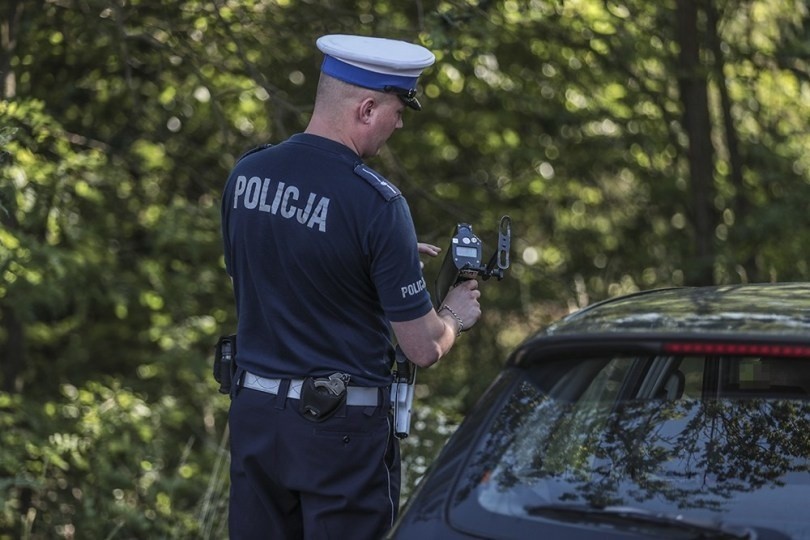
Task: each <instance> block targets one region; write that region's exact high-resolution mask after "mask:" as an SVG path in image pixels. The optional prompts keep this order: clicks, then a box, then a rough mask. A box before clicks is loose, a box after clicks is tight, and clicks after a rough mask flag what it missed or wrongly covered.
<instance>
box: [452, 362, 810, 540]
mask: <svg viewBox="0 0 810 540" xmlns="http://www.w3.org/2000/svg"><path fill="white" fill-rule="evenodd" d="M808 400H810V359H807V358H768V357H707V356H667V357H638V356H632V355H628V356H621V355H616V356H609V357H603V358H582V359H565V360H557V361H553V360H552V361H547V362H543V363H542V365H538V366H536V367H535V368H532V369H531V370H529V371H527V372H522V374H521V375H520V376H519V378H518V380H516V381H515V383H514V384H513V385H512V386H511V392H510V394H509V396H508V398H507V399H506V400H505V401H504V402H503V406H502V408H500V410H499V411H498V413H497V414H495V416H494V418H493V421H492V422H491V424H490V426H489V429H488V431H487V434H486V435H485V436H484V438H483V439H482V440H481V441H480V443H479V445H478V447H477V449H476V452H475V453H474V455H473V458H472V459H471V461H470V462H469V464H468V470H467V474H466V475H464V480H463V481H462V482H461V483H460V484H459V485H458V486H457V487H458V489H457V492H456V502H457V503H459V504H460V506H459V505H458V504H457V507H459V508H464V507H466V508H467V510H469V509H470V505H471V504H472V505H474V506H475V507H477V508H478V514H479V515H478V517H473V518H472V521H473V522H477V524H476V525H472V526H473V528H478V529H479V530H481V531H482V532H486V531H485V530H486V529H488V528H491V527H492V524H493V523H495V522H497V520H496V521H492V520H491V519H489V520H488V519H487V517H486V516H487V515H489V516H490V518H491V517H493V516H507V517H509V518H512V520H511V521H515V520H514V518H517V520H518V521H525V523H524V526H527V527H530V526H531V523H532V521H541V520H548V519H549V518H551V519H555V518H556V517H558V514H559V515H565V516H569V513H568V508H572V509H582V510H591V509H596V510H599V509H607V510H611V511H612V510H614V509H619V510H620V511H622V512H631V511H632V512H638V513H639V514H640V513H646V514H648V515H659V514H660V515H662V516H672V517H673V518H676V519H681V518H686V519H688V520H695V521H698V522H701V523H709V524H727V525H730V526H741V527H762V528H763V530H764V529H772V530H773V529H775V530H780V531H782V532H785V533H787V534H788V535H791V536H795V537H810V512H808V508H809V507H808V501H810V401H808ZM549 508H554V509H557V510H559V509H561V508H563V509H564V511H563V513H562V514H560V513H559V512H557V511H555V512H548V511H547V510H548V509H549ZM481 509H483V510H485V511H486V512H480V510H481ZM474 515H475V512H465V522H466V526H465V528H469V526H470V525H471V521H470V516H474ZM573 515H576V514H573ZM451 518H452V516H451ZM566 519H567V517H566ZM611 524H613V522H611ZM526 530H527V531H528V530H530V528H529V529H526ZM489 532H492V531H489Z"/></svg>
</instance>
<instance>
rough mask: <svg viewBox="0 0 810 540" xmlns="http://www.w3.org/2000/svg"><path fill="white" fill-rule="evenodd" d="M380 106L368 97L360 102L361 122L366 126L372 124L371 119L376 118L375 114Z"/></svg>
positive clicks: (359, 113) (358, 112) (359, 115)
mask: <svg viewBox="0 0 810 540" xmlns="http://www.w3.org/2000/svg"><path fill="white" fill-rule="evenodd" d="M378 105H379V104H378V103H377V101H376V100H375V99H374V98H373V97H367V98H365V99H364V100H363V101H361V102H360V106H359V107H358V108H357V114H358V117H359V119H360V121H361V122H363V123H364V124H369V123H371V118H372V116H374V112H375V110H376V108H377V106H378Z"/></svg>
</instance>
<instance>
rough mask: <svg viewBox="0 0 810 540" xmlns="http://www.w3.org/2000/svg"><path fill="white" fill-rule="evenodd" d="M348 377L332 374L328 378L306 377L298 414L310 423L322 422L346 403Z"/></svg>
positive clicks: (341, 374) (302, 386)
mask: <svg viewBox="0 0 810 540" xmlns="http://www.w3.org/2000/svg"><path fill="white" fill-rule="evenodd" d="M348 382H349V376H348V375H345V374H343V373H333V374H332V375H330V376H329V378H314V377H307V378H306V379H304V383H303V384H302V385H301V398H300V399H299V404H298V412H299V413H301V416H303V417H304V418H306V419H307V420H310V421H312V422H323V421H324V420H326V419H327V418H329V417H331V416H332V415H334V414H335V413H336V412H337V411H338V409H339V408H340V406H341V405H343V404H344V403H346V393H347V390H346V385H347V384H348Z"/></svg>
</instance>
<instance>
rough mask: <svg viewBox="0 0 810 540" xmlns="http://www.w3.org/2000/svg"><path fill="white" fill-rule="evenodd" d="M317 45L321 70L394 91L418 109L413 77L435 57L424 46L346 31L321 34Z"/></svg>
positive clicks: (338, 77) (368, 86) (362, 83)
mask: <svg viewBox="0 0 810 540" xmlns="http://www.w3.org/2000/svg"><path fill="white" fill-rule="evenodd" d="M316 45H317V46H318V49H320V50H321V52H323V53H324V59H323V64H322V65H321V71H322V72H323V73H325V74H327V75H329V76H331V77H334V78H336V79H340V80H341V81H344V82H347V83H349V84H353V85H355V86H361V87H363V88H370V89H372V90H378V91H380V92H393V93H396V94H397V95H398V96H399V97H400V99H402V101H403V102H404V103H405V104H406V105H408V106H409V107H411V108H412V109H416V110H417V111H418V110H421V108H422V106H421V105H420V104H419V101H417V99H416V81H417V80H418V79H419V75H421V74H422V70H423V69H425V68H426V67H428V66H431V65H433V62H435V61H436V57H435V56H433V53H431V52H430V51H429V50H427V49H426V48H424V47H422V46H421V45H415V44H413V43H408V42H406V41H399V40H395V39H386V38H378V37H367V36H350V35H345V34H330V35H327V36H321V37H320V38H318V40H317V41H316Z"/></svg>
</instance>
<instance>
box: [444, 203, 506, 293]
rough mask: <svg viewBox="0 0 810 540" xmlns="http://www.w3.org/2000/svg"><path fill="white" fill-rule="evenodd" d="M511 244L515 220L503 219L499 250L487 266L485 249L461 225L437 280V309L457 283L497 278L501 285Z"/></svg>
mask: <svg viewBox="0 0 810 540" xmlns="http://www.w3.org/2000/svg"><path fill="white" fill-rule="evenodd" d="M511 244H512V219H511V218H510V217H509V216H503V217H502V218H501V222H500V225H499V227H498V247H497V248H496V250H495V252H494V253H493V254H492V257H491V258H490V260H489V262H488V263H487V264H486V265H484V264H482V261H483V252H484V246H483V245H482V243H481V239H480V238H478V237H477V236H476V235H475V234H474V233H473V230H472V226H471V225H469V224H467V223H459V224H458V225H457V226H456V231H455V234H454V235H453V238H452V239H451V240H450V249H448V250H447V253H445V256H444V261H443V262H442V268H441V270H439V276H438V277H437V278H436V307H437V308H439V307H441V305H442V302H444V297H445V296H447V292H448V291H449V290H450V289H451V288H452V287H453V286H454V285H456V284H457V283H459V282H461V281H465V280H468V279H475V278H477V277H481V278H482V279H484V280H487V279H489V278H491V277H495V278H497V279H498V281H500V280H501V279H503V276H504V272H505V271H506V269H507V268H509V248H510V246H511Z"/></svg>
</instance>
